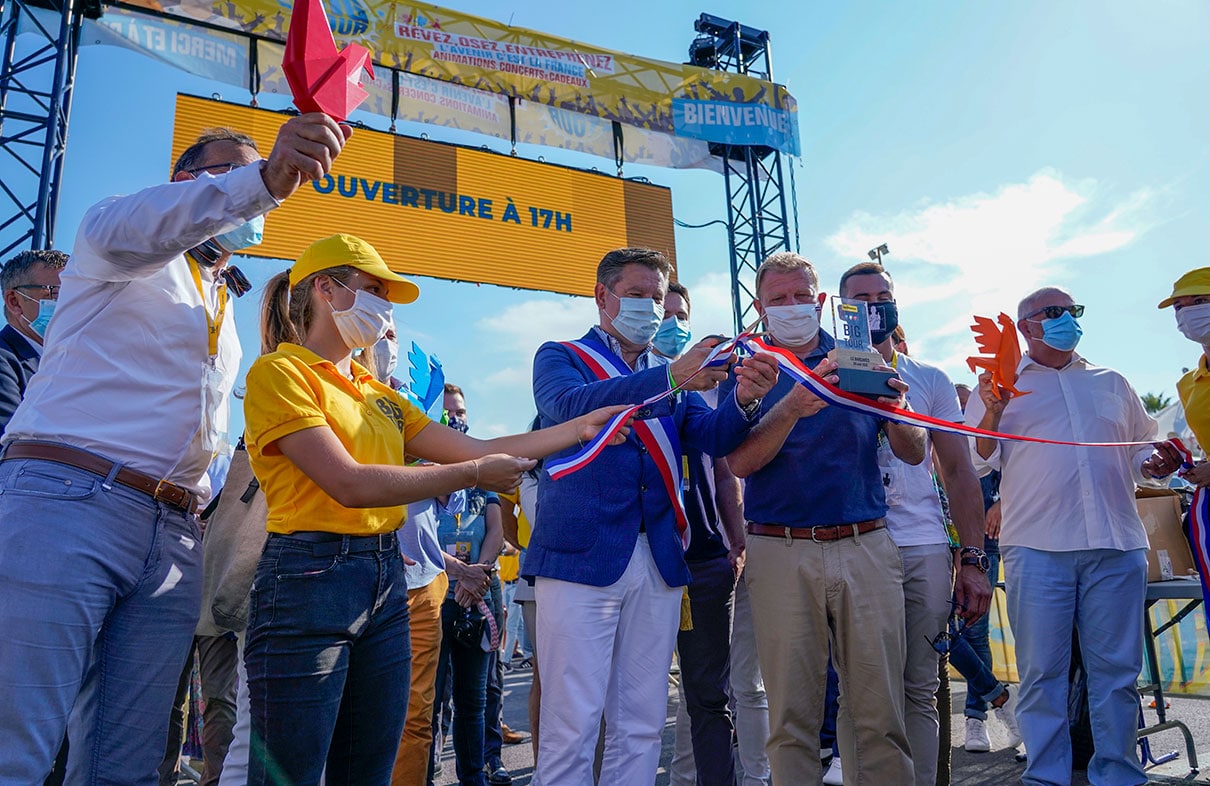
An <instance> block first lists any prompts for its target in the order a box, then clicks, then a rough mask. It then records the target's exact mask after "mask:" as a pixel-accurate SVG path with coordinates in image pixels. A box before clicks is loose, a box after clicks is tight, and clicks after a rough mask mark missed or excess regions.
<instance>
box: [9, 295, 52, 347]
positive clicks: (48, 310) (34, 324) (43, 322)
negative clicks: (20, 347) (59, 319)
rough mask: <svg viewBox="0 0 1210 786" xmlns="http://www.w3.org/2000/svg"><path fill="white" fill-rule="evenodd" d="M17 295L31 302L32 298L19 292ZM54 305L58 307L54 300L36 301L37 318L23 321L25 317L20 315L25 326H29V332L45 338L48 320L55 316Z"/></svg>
mask: <svg viewBox="0 0 1210 786" xmlns="http://www.w3.org/2000/svg"><path fill="white" fill-rule="evenodd" d="M17 294H19V295H21V296H22V297H23V298H25V299H26V300H33V298H32V297H30V296H29V295H26V294H23V293H22V292H20V291H18V292H17ZM56 305H58V304H57V303H56V301H54V300H39V301H38V316H36V317H34V318H33V319H32V320H29V319H25V315H24V314H22V315H21V318H22V319H25V322H26V324H28V325H29V329H30V330H32V331H34V332H35V333H37V334H38V336H39V337H41V338H45V337H46V326H47V325H49V324H50V318H51V317H53V316H54V315H55V306H56Z"/></svg>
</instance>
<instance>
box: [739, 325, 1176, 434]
mask: <svg viewBox="0 0 1210 786" xmlns="http://www.w3.org/2000/svg"><path fill="white" fill-rule="evenodd" d="M735 344H736V346H738V347H739V348H741V349H744V350H747V351H748V352H750V353H752V354H756V353H757V352H764V353H766V354H769V355H772V356H773V357H774V359H775V360H776V361H777V365H778V368H780V369H781V370H782V371H783V372H785V373H786V374H789V375H790V377H792V378H793V379H794V380H795V381H797V382H798V383H799V384H800V385H802V386H803V387H805V388H807V390H810V391H811V392H812V393H814V394H815V395H816V396H819V398H821V399H823V400H824V401H826V402H827V403H828V404H831V405H833V406H837V407H840V408H841V409H847V410H849V411H850V412H858V413H861V414H863V415H871V416H873V417H877V418H881V419H883V420H889V421H891V422H892V423H901V424H903V425H905V426H919V427H921V428H926V429H929V430H931V431H945V432H948V433H950V434H961V435H963V436H966V437H986V438H987V439H1005V440H1013V441H1016V442H1037V443H1042V444H1046V445H1071V446H1075V447H1086V448H1088V447H1092V448H1129V447H1140V446H1142V445H1151V444H1154V443H1153V442H1150V441H1148V442H1066V441H1063V440H1058V439H1043V438H1041V437H1028V436H1025V435H1023V434H1004V433H1001V432H999V431H988V430H987V429H981V428H977V427H975V426H968V425H966V424H965V423H954V422H952V421H948V420H941V419H939V418H934V417H931V416H929V415H924V414H921V413H919V412H913V411H912V410H910V409H903V408H902V407H897V406H895V405H893V404H883V403H881V402H879V401H874V400H873V399H868V398H866V397H864V396H860V395H858V394H856V393H849V392H847V391H844V390H841V389H840V388H838V387H836V386H835V385H833V384H831V383H829V382H828V381H827V380H825V379H824V378H823V377H821V376H819V375H818V374H816V373H815V372H814V371H812V370H811V369H809V368H807V366H806V364H805V363H803V362H802V361H801V360H800V359H799V358H798V357H796V356H795V355H794V354H793V353H791V352H789V351H787V350H785V349H782V348H781V347H771V346H769V345H768V344H766V343H765V342H763V341H761V340H760V339H759V338H756V337H755V336H745V335H741V336H740V337H739V338H737V339H736V340H735Z"/></svg>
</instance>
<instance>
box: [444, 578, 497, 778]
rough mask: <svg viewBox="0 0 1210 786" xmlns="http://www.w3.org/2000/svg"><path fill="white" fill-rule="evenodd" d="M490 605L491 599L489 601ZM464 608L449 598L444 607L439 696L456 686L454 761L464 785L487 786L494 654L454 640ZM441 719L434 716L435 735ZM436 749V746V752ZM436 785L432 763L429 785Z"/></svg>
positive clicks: (454, 694) (454, 692)
mask: <svg viewBox="0 0 1210 786" xmlns="http://www.w3.org/2000/svg"><path fill="white" fill-rule="evenodd" d="M485 599H486V600H487V601H488V605H491V599H490V598H485ZM462 613H463V609H462V607H461V606H459V605H458V604H457V602H455V601H454V599H453V598H448V599H446V601H445V604H444V605H443V606H442V607H441V659H440V660H439V661H438V667H437V696H438V697H440V696H443V695H444V694H445V691H446V690H448V688H447V686H448V685H451V684H452V687H453V697H454V722H453V733H454V758H455V761H456V764H457V768H458V783H459V784H461V786H484V784H486V783H487V779H486V777H485V776H484V773H483V763H484V761H483V725H484V724H483V716H484V713H485V711H486V708H487V669H488V666H489V665H490V664H491V654H490V653H487V652H484V651H483V648H482V647H479V646H477V645H476V646H473V647H472V646H467V645H465V644H460V643H459V642H458V641H457V640H455V639H454V621H455V620H456V619H458V618H459V617H461V616H462ZM440 722H441V718H440V716H439V715H437V714H434V717H433V736H434V738H436V737H437V730H438V728H439V724H440ZM435 748H436V746H435V745H434V749H435ZM432 782H433V770H432V762H430V766H429V783H432Z"/></svg>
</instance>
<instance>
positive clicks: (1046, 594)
mask: <svg viewBox="0 0 1210 786" xmlns="http://www.w3.org/2000/svg"><path fill="white" fill-rule="evenodd" d="M1083 313H1084V307H1083V306H1080V305H1077V304H1076V303H1075V301H1074V300H1073V299H1072V297H1071V295H1070V294H1068V293H1067V292H1065V291H1064V290H1062V289H1058V288H1055V287H1046V288H1043V289H1039V290H1038V291H1036V292H1034V293H1032V294H1030V295H1028V296H1026V297H1025V299H1024V300H1022V301H1021V303H1020V305H1019V306H1018V308H1017V328H1018V329H1019V330H1020V331H1021V333H1022V334H1023V335H1024V336H1025V338H1026V341H1027V343H1028V354H1027V355H1026V356H1025V357H1024V358H1022V359H1021V363H1020V365H1019V366H1018V368H1017V383H1016V387H1017V389H1018V390H1020V391H1022V395H1020V396H1019V397H1018V396H1013V395H1012V394H1011V393H1010V392H1009V391H1007V390H1005V389H1004V388H995V389H993V384H992V379H991V374H990V373H984V374H983V375H982V376H981V377H980V378H979V396H978V397H974V396H972V397H971V399H970V401H969V402H968V404H967V409H966V422H967V423H968V424H975V425H978V427H980V428H983V429H988V430H992V431H1000V432H1003V433H1008V434H1019V435H1025V436H1030V437H1041V438H1045V439H1052V440H1065V441H1072V442H1122V443H1139V444H1137V445H1133V446H1123V447H1078V446H1064V445H1043V444H1038V443H1032V442H1022V441H1007V440H1006V441H997V440H994V439H987V438H982V437H980V438H976V439H975V440H973V443H972V444H973V449H974V454H973V457H974V461H975V468H976V470H978V471H980V472H981V473H983V474H986V473H987V472H990V471H991V470H1000V471H1001V473H1002V480H1001V485H1000V501H1001V506H1002V516H1003V518H1002V525H1001V530H1000V550H1001V552H1002V553H1003V555H1004V575H1005V583H1006V585H1007V589H1008V609H1009V617H1010V619H1011V621H1012V625H1013V633H1014V635H1015V637H1016V654H1017V668H1018V670H1019V671H1020V674H1021V690H1020V693H1019V694H1018V704H1017V719H1018V721H1019V723H1020V726H1021V736H1022V737H1023V738H1024V740H1025V747H1026V750H1028V751H1029V764H1028V765H1027V767H1026V770H1025V773H1024V775H1023V776H1022V778H1021V782H1022V783H1024V784H1027V785H1028V786H1043V784H1046V785H1049V784H1065V783H1069V782H1070V778H1071V742H1070V738H1069V736H1068V733H1067V693H1068V687H1067V680H1068V664H1069V663H1070V660H1071V642H1072V637H1071V635H1070V631H1071V629H1072V627H1073V626H1074V627H1075V628H1076V629H1077V630H1078V632H1079V639H1080V651H1081V654H1082V655H1083V658H1084V666H1085V668H1086V670H1087V673H1088V697H1089V712H1090V715H1091V718H1092V732H1093V738H1094V740H1095V743H1096V753H1095V755H1094V756H1093V758H1092V761H1091V762H1090V763H1089V766H1088V776H1089V780H1090V781H1092V782H1093V783H1112V784H1115V786H1134V785H1135V784H1144V783H1146V782H1147V777H1146V775H1144V774H1143V768H1142V765H1141V764H1139V760H1138V757H1137V756H1136V755H1135V753H1134V743H1135V732H1136V730H1137V727H1138V713H1139V698H1138V693H1137V692H1136V690H1135V680H1136V679H1137V678H1138V675H1139V671H1140V670H1141V668H1142V648H1141V647H1140V646H1139V642H1140V641H1141V640H1142V637H1143V602H1144V598H1145V596H1146V592H1147V563H1146V549H1147V535H1146V533H1145V532H1144V530H1143V525H1142V522H1141V521H1140V520H1139V515H1138V511H1137V509H1136V507H1135V501H1134V486H1135V482H1136V481H1137V482H1146V481H1148V480H1150V479H1155V478H1162V477H1165V476H1167V475H1169V474H1171V473H1172V472H1173V471H1175V470H1176V469H1177V468H1178V467H1179V466H1180V455H1179V453H1177V452H1176V450H1175V449H1174V448H1173V447H1172V446H1171V445H1168V444H1166V443H1161V444H1157V445H1156V446H1155V447H1154V449H1153V446H1152V445H1151V444H1148V443H1150V441H1151V440H1153V439H1155V436H1156V423H1155V421H1154V420H1153V419H1152V418H1151V417H1150V416H1149V415H1148V414H1147V413H1146V412H1145V411H1144V409H1143V405H1142V402H1141V401H1140V400H1139V396H1138V394H1137V393H1135V391H1134V389H1133V388H1132V387H1131V386H1130V383H1129V382H1127V381H1126V379H1125V377H1123V376H1122V375H1121V374H1119V373H1118V372H1116V371H1113V370H1112V369H1108V368H1104V367H1100V366H1094V365H1093V364H1091V363H1089V362H1088V361H1087V360H1085V359H1084V358H1083V357H1081V356H1080V355H1079V354H1077V353H1076V351H1075V348H1076V344H1077V343H1078V342H1079V339H1080V336H1081V335H1082V334H1083V331H1082V329H1081V328H1080V325H1079V322H1078V321H1077V320H1078V319H1079V318H1080V317H1081V316H1083ZM1026 392H1028V395H1024V394H1025V393H1026Z"/></svg>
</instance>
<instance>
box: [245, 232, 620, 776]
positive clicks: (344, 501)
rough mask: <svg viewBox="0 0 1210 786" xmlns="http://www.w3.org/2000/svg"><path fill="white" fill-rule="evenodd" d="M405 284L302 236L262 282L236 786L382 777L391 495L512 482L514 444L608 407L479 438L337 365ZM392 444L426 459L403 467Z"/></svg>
mask: <svg viewBox="0 0 1210 786" xmlns="http://www.w3.org/2000/svg"><path fill="white" fill-rule="evenodd" d="M418 294H419V289H418V288H417V287H416V285H415V284H413V283H412V282H410V281H408V280H406V279H404V278H401V277H399V276H398V275H396V274H395V273H393V272H391V271H390V269H389V268H388V267H387V266H386V263H385V262H383V260H382V258H381V257H380V256H379V255H378V253H377V252H376V251H375V250H374V249H373V248H372V247H371V246H370V245H369V244H368V243H366V242H365V241H363V240H359V239H358V238H355V237H352V236H350V235H335V236H333V237H330V238H325V239H324V240H320V241H317V242H316V243H314V244H312V245H311V246H310V247H309V248H307V249H306V251H304V252H303V254H302V256H300V257H299V258H298V260H297V261H296V262H295V263H294V266H293V267H292V268H291V269H290V270H289V271H288V272H286V273H281V274H279V275H278V276H275V277H274V278H273V279H272V280H271V281H270V282H269V284H268V286H267V288H266V292H265V299H264V304H263V306H262V315H261V316H262V321H261V343H262V350H263V351H264V352H265V353H267V354H264V355H262V357H260V358H259V359H258V360H257V361H256V362H255V363H253V365H252V368H251V369H250V370H249V372H248V379H247V394H246V396H245V399H244V411H245V415H246V421H247V425H246V429H247V431H246V435H245V436H246V442H247V445H248V453H249V458H250V459H251V462H252V468H253V470H254V471H255V472H256V476H257V478H258V479H259V480H260V483H261V487H262V488H263V489H264V492H265V498H266V501H267V502H268V506H269V517H268V530H269V533H270V535H269V539H268V541H267V542H266V544H265V550H264V552H263V554H262V556H261V560H260V563H259V564H258V565H257V569H256V579H255V582H254V584H253V588H252V602H251V611H250V614H249V620H248V640H247V648H246V653H245V664H246V666H247V670H248V685H249V692H250V697H251V705H252V758H251V761H250V766H249V780H248V783H249V784H251V785H252V786H261V785H262V784H265V785H268V784H275V785H278V784H313V783H317V782H318V781H319V778H320V774H321V772H323V771H324V769H325V766H326V768H327V776H326V777H327V783H328V784H329V786H337V785H339V784H356V786H375V784H384V785H385V784H387V783H389V782H390V777H391V768H392V766H393V764H394V761H395V751H396V749H397V748H398V746H399V738H400V735H401V733H402V731H403V724H404V719H405V717H406V714H407V700H408V687H409V670H410V661H411V654H410V647H409V636H408V611H407V585H406V581H405V579H404V574H403V563H402V557H401V554H400V551H399V546H398V543H397V541H396V538H395V532H394V531H395V530H396V529H397V528H398V527H399V526H400V525H401V524H402V523H403V519H404V505H405V504H406V503H408V502H412V501H415V500H420V499H426V498H428V497H434V496H437V495H440V494H449V493H450V492H452V491H456V490H457V489H461V488H467V487H471V486H478V487H479V488H483V489H487V490H493V491H505V490H508V489H511V488H514V487H516V485H517V483H518V481H519V480H520V475H521V473H522V472H523V471H525V470H526V469H528V468H530V467H532V466H533V465H534V462H533V460H532V459H531V458H518V456H526V457H542V456H545V455H548V454H550V453H553V452H555V451H558V450H562V449H564V448H566V447H569V446H570V445H573V444H575V443H576V442H577V441H581V440H587V439H591V438H592V436H594V435H595V434H596V433H597V431H599V430H600V427H601V426H602V425H604V423H605V421H606V420H607V419H608V418H609V416H610V415H612V414H613V413H614V412H616V411H617V410H618V409H619V408H610V409H603V410H597V411H596V412H593V413H590V414H589V415H586V416H584V417H583V418H580V419H579V420H578V421H572V422H569V423H565V424H563V425H561V426H557V427H555V428H551V429H546V430H544V431H536V432H527V433H525V434H519V435H516V436H512V437H501V438H498V439H494V440H477V439H473V438H471V437H468V436H466V435H464V434H461V433H459V432H457V431H455V430H453V429H450V428H447V427H446V426H443V425H440V424H437V423H434V422H432V421H431V420H429V419H428V418H427V417H426V416H425V415H424V413H423V412H421V411H420V410H419V409H417V408H415V407H413V406H412V405H411V404H410V403H408V401H407V400H406V399H405V398H404V397H402V396H400V395H399V394H397V393H396V392H394V391H393V390H391V389H390V388H389V387H387V386H385V385H382V384H381V383H379V382H377V381H376V380H375V379H374V378H373V376H372V375H371V374H370V373H369V372H367V371H366V370H365V369H364V368H362V367H361V366H360V365H358V364H357V363H355V362H353V361H352V352H353V350H354V349H357V348H359V347H360V348H365V347H369V346H371V345H373V343H374V342H375V341H377V340H378V339H379V338H381V337H382V335H383V334H384V333H385V331H386V329H387V327H388V326H389V324H390V318H391V308H392V306H391V304H392V303H410V302H412V301H413V300H415V299H416V297H417V296H418ZM616 439H617V441H620V440H621V437H618V438H616ZM405 445H406V448H407V452H408V454H410V455H415V456H420V457H422V458H425V459H429V460H430V461H433V462H436V464H434V465H429V466H414V467H410V466H404V465H403V464H404V448H405Z"/></svg>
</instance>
